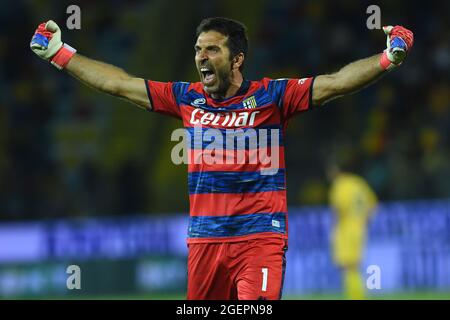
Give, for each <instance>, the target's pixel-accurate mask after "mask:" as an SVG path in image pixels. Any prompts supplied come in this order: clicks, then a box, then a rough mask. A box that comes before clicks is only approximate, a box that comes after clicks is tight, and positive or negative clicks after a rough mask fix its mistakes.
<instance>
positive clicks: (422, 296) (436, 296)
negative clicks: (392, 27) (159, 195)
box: [23, 292, 450, 300]
mask: <svg viewBox="0 0 450 320" xmlns="http://www.w3.org/2000/svg"><path fill="white" fill-rule="evenodd" d="M23 299H37V300H40V299H45V300H61V299H63V300H66V299H83V300H184V299H185V295H184V294H140V295H98V296H73V297H33V298H31V297H24V298H23ZM283 300H344V297H343V296H342V295H337V294H317V295H299V296H293V295H291V296H289V295H287V296H285V297H283ZM368 300H450V292H447V293H442V292H414V293H398V294H385V295H377V296H371V297H369V298H368Z"/></svg>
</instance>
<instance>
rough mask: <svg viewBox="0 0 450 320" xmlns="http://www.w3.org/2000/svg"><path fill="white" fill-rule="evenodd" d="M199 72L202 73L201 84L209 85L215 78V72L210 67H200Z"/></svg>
mask: <svg viewBox="0 0 450 320" xmlns="http://www.w3.org/2000/svg"><path fill="white" fill-rule="evenodd" d="M200 72H201V73H202V76H203V84H204V85H206V86H210V85H212V84H213V83H214V81H215V80H216V74H215V73H214V71H212V70H211V69H210V68H207V67H201V68H200Z"/></svg>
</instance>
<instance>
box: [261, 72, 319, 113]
mask: <svg viewBox="0 0 450 320" xmlns="http://www.w3.org/2000/svg"><path fill="white" fill-rule="evenodd" d="M313 83H314V77H310V78H302V79H277V80H270V81H269V82H268V85H267V89H268V91H269V93H270V94H271V95H272V99H273V100H274V101H275V103H276V104H277V105H278V107H279V108H280V112H281V114H282V116H283V118H284V119H285V120H288V119H289V118H291V117H292V116H293V115H295V114H297V113H299V112H302V111H306V110H309V109H311V108H312V87H313Z"/></svg>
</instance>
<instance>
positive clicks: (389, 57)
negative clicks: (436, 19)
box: [380, 26, 414, 70]
mask: <svg viewBox="0 0 450 320" xmlns="http://www.w3.org/2000/svg"><path fill="white" fill-rule="evenodd" d="M383 31H384V33H385V34H386V35H387V40H386V45H387V48H386V50H384V52H383V54H382V55H381V59H380V66H381V67H382V68H383V69H384V70H390V69H393V68H395V67H398V66H399V65H401V64H402V63H403V61H404V60H405V58H406V56H407V53H408V51H409V50H411V48H412V46H413V44H414V34H413V33H412V31H411V30H408V29H406V28H404V27H402V26H395V27H393V26H385V27H383Z"/></svg>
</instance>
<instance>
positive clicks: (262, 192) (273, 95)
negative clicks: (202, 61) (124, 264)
mask: <svg viewBox="0 0 450 320" xmlns="http://www.w3.org/2000/svg"><path fill="white" fill-rule="evenodd" d="M313 81H314V78H303V79H277V80H273V79H269V78H264V79H262V80H260V81H248V80H244V81H243V83H242V85H241V87H240V89H239V91H238V92H237V93H236V95H234V96H233V97H230V98H227V99H222V100H216V99H213V98H212V97H211V96H209V95H208V94H207V93H206V92H205V91H204V90H203V85H202V83H200V82H196V83H188V82H157V81H149V80H146V82H145V83H146V87H147V93H148V96H149V99H150V102H151V110H152V111H154V112H158V113H162V114H166V115H170V116H173V117H176V118H178V119H181V120H182V121H183V126H184V128H185V129H186V130H187V131H188V133H189V136H191V137H193V138H194V137H198V138H199V139H191V140H190V144H189V146H188V149H189V153H190V156H191V158H190V159H196V160H197V161H189V163H188V185H189V200H190V221H189V230H188V243H198V242H229V241H241V240H247V239H251V238H258V237H267V236H270V237H273V236H275V237H281V238H287V225H288V222H287V202H286V171H285V161H284V142H283V140H284V139H283V136H284V132H285V130H286V128H287V122H288V120H289V119H290V118H291V117H292V116H293V115H295V114H296V113H299V112H302V111H305V110H308V109H309V108H311V107H312V102H311V98H312V92H311V88H312V84H313ZM210 129H215V130H214V132H216V133H217V132H220V133H222V134H223V136H224V137H225V138H224V139H219V141H220V144H222V143H223V148H220V149H215V150H214V151H213V155H214V156H215V157H218V156H223V157H224V158H223V159H228V160H230V159H236V157H238V154H239V157H241V158H240V160H241V161H225V160H224V161H223V162H219V163H218V162H217V161H206V160H205V159H206V157H205V154H207V153H209V154H211V150H208V146H209V145H210V143H211V142H210V141H212V139H211V137H206V136H207V135H210V132H211V130H210ZM233 130H234V131H237V130H239V132H240V133H243V134H244V135H243V136H238V137H233V139H234V138H236V139H237V140H239V139H243V140H244V141H241V142H242V143H239V142H236V143H230V144H228V143H227V142H228V141H226V140H227V139H228V136H227V134H229V133H230V132H232V131H233ZM246 133H248V134H250V133H251V134H256V136H257V137H259V138H258V139H256V143H250V142H249V141H250V140H249V139H246ZM200 135H201V137H199V136H200ZM242 137H243V138H242ZM261 137H266V140H264V139H260V138H261ZM214 139H217V137H215V138H214ZM253 141H255V140H253ZM215 142H217V141H215ZM274 143H276V144H274ZM215 145H216V146H217V144H215ZM272 145H273V146H276V148H275V149H274V148H272ZM230 146H231V147H230ZM274 150H275V151H276V152H275V154H276V155H277V157H278V159H277V161H276V165H277V167H276V168H275V170H273V163H267V161H264V157H258V156H257V154H265V155H267V156H268V157H270V156H271V155H272V153H274ZM202 155H203V157H202ZM242 157H244V158H245V161H242V159H243V158H242ZM216 159H217V158H216ZM250 159H253V160H255V159H256V161H248V160H250ZM272 160H273V158H272ZM268 168H271V170H273V174H262V172H263V171H264V170H268Z"/></svg>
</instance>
